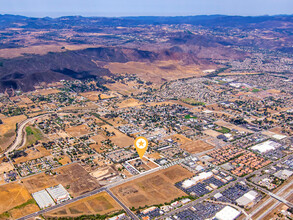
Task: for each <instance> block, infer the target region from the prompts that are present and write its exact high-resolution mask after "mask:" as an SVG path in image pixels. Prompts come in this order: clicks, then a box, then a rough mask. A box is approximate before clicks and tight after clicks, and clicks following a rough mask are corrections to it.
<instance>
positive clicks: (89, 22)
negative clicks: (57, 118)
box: [0, 15, 293, 92]
mask: <svg viewBox="0 0 293 220" xmlns="http://www.w3.org/2000/svg"><path fill="white" fill-rule="evenodd" d="M292 34H293V15H276V16H258V17H242V16H226V15H210V16H207V15H203V16H186V17H120V18H103V17H81V16H67V17H60V18H49V17H45V18H30V17H24V16H17V15H0V55H1V54H2V58H0V92H3V91H4V90H5V89H6V88H13V89H20V90H23V91H28V90H33V89H34V86H35V85H37V84H38V83H40V82H52V81H57V80H60V79H86V78H97V79H101V77H102V76H104V75H111V74H113V73H111V72H110V70H109V69H107V68H106V67H105V65H106V64H107V63H111V62H117V63H126V62H129V61H134V62H150V63H154V62H156V61H162V60H174V61H175V60H176V61H180V62H181V63H182V65H189V64H196V65H198V66H199V67H201V68H202V69H204V67H205V66H206V65H215V66H218V67H219V68H220V67H223V66H230V63H231V62H233V61H243V60H244V59H246V58H251V57H253V56H255V54H259V53H265V54H266V56H268V57H267V58H265V60H264V62H271V60H272V59H273V57H276V56H278V54H281V55H282V56H285V57H286V56H288V57H289V58H290V57H292V54H293V47H292V45H293V38H292ZM71 45H74V46H81V45H84V47H83V48H76V49H68V48H69V47H70V46H71ZM36 46H42V47H43V48H44V50H45V48H47V47H49V46H50V47H52V46H54V48H58V50H57V49H52V50H49V52H48V53H45V54H40V53H38V52H35V51H34V48H35V47H36ZM89 47H91V48H89ZM23 49H28V51H29V52H25V53H22V52H21V51H22V50H23ZM30 49H31V50H30ZM17 50H19V51H20V52H19V55H14V56H8V55H9V54H10V53H11V51H13V53H15V51H16V52H17ZM26 51H27V50H26ZM30 51H31V52H30ZM50 51H51V52H50ZM270 54H273V55H272V56H271V57H269V55H270ZM101 80H102V79H101Z"/></svg>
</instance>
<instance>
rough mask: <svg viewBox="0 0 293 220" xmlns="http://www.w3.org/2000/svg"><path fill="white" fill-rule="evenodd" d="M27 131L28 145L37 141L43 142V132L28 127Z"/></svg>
mask: <svg viewBox="0 0 293 220" xmlns="http://www.w3.org/2000/svg"><path fill="white" fill-rule="evenodd" d="M25 131H26V145H31V144H34V143H35V142H36V141H38V140H41V139H42V138H43V135H42V133H41V131H40V130H39V129H37V128H34V127H31V126H27V127H26V128H25Z"/></svg>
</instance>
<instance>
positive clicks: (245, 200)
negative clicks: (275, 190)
mask: <svg viewBox="0 0 293 220" xmlns="http://www.w3.org/2000/svg"><path fill="white" fill-rule="evenodd" d="M256 197H257V192H255V191H253V190H250V191H249V192H247V193H245V194H244V195H243V196H241V197H240V198H238V199H237V200H236V202H237V204H238V205H241V206H246V205H248V204H249V203H251V202H253V201H254V200H255V199H256Z"/></svg>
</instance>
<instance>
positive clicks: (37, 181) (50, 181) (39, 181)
mask: <svg viewBox="0 0 293 220" xmlns="http://www.w3.org/2000/svg"><path fill="white" fill-rule="evenodd" d="M22 182H23V185H24V186H25V187H26V188H27V190H28V191H29V193H34V192H38V191H40V190H43V189H45V188H48V187H51V186H55V185H58V182H57V181H56V180H55V178H54V177H53V176H50V175H46V174H45V173H40V174H37V175H34V176H31V177H27V178H24V179H23V180H22Z"/></svg>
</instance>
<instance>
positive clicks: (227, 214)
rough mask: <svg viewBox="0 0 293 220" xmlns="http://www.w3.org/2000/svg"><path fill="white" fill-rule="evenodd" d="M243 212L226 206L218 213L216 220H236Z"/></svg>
mask: <svg viewBox="0 0 293 220" xmlns="http://www.w3.org/2000/svg"><path fill="white" fill-rule="evenodd" d="M240 214H241V212H239V211H238V210H236V209H234V208H232V207H231V206H225V207H224V208H223V209H222V210H221V211H219V212H217V213H216V215H215V219H217V220H234V219H236V218H237V217H239V216H240Z"/></svg>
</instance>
